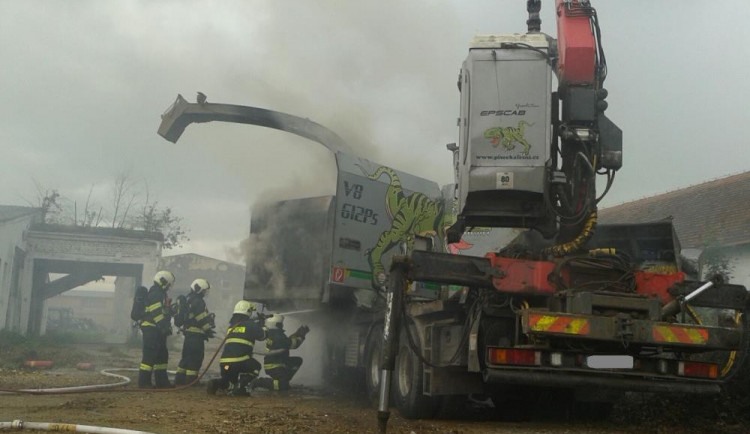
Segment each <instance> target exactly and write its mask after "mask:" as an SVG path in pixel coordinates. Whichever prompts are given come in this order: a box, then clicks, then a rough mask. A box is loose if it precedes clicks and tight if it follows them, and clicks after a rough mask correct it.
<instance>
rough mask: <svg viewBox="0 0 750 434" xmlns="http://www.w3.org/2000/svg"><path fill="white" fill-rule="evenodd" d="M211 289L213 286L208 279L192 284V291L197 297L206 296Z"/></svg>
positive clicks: (197, 280)
mask: <svg viewBox="0 0 750 434" xmlns="http://www.w3.org/2000/svg"><path fill="white" fill-rule="evenodd" d="M209 289H211V284H209V283H208V281H207V280H206V279H195V280H193V283H191V284H190V291H192V292H193V294H197V295H206V294H208V290H209Z"/></svg>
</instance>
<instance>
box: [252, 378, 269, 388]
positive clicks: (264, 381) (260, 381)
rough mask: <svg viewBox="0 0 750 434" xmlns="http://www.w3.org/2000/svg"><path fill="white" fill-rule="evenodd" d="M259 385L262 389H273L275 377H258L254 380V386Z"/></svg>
mask: <svg viewBox="0 0 750 434" xmlns="http://www.w3.org/2000/svg"><path fill="white" fill-rule="evenodd" d="M258 387H260V388H261V389H266V390H273V379H272V378H269V377H261V378H256V379H255V380H253V383H252V388H253V389H255V388H258Z"/></svg>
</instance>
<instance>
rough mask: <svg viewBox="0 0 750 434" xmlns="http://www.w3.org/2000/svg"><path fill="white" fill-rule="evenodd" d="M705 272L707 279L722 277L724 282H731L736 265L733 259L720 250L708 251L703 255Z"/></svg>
mask: <svg viewBox="0 0 750 434" xmlns="http://www.w3.org/2000/svg"><path fill="white" fill-rule="evenodd" d="M703 270H704V276H705V277H706V278H707V279H712V278H713V277H714V276H720V277H721V278H722V279H723V281H724V282H730V281H731V279H732V273H734V265H733V264H732V261H731V259H730V258H729V257H728V256H727V255H725V254H723V253H722V252H721V251H720V250H719V249H706V250H705V251H704V253H703Z"/></svg>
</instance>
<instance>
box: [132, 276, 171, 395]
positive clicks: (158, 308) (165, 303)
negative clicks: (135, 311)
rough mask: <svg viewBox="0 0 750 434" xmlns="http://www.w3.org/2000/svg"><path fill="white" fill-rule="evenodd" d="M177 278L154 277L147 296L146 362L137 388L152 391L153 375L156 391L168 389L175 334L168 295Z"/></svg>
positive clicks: (142, 367)
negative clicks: (169, 343) (170, 341)
mask: <svg viewBox="0 0 750 434" xmlns="http://www.w3.org/2000/svg"><path fill="white" fill-rule="evenodd" d="M174 280H175V278H174V274H172V273H171V272H169V271H159V272H158V273H156V275H155V276H154V284H153V285H151V288H150V289H149V290H148V294H147V296H146V302H145V309H144V314H143V320H141V322H140V326H141V332H142V333H143V358H142V359H141V366H140V369H139V370H138V387H151V372H153V373H154V382H155V384H156V387H157V388H160V389H161V388H169V387H171V384H170V383H169V378H168V377H167V360H168V359H169V352H168V351H167V336H169V335H171V334H172V324H171V321H172V316H171V314H170V309H169V299H168V298H167V291H169V288H171V287H172V285H173V284H174Z"/></svg>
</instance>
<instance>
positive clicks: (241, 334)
mask: <svg viewBox="0 0 750 434" xmlns="http://www.w3.org/2000/svg"><path fill="white" fill-rule="evenodd" d="M254 311H255V305H254V304H253V303H251V302H249V301H246V300H241V301H239V302H238V303H237V304H236V305H235V306H234V313H233V315H232V318H231V319H230V320H229V329H228V330H227V339H226V341H225V345H224V351H223V352H222V353H221V359H219V367H220V369H221V379H215V380H211V381H209V382H208V388H207V392H208V394H209V395H215V394H216V391H217V390H219V389H221V390H226V391H227V394H228V395H235V396H242V395H248V394H249V393H248V391H247V386H248V385H249V384H250V382H251V381H252V380H254V379H256V378H257V377H258V374H259V373H260V363H259V362H258V361H257V360H255V359H254V358H253V346H255V341H256V340H258V341H262V340H264V339H266V328H265V327H263V326H262V325H261V323H260V322H258V321H255V320H253V319H252V318H251V316H252V313H253V312H254Z"/></svg>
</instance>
